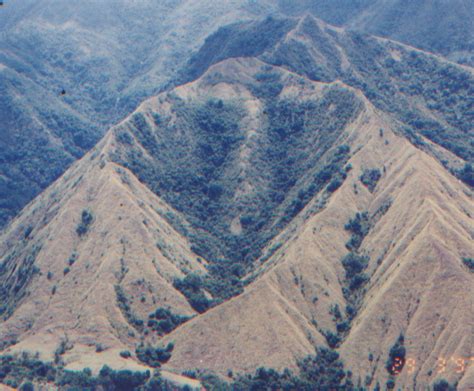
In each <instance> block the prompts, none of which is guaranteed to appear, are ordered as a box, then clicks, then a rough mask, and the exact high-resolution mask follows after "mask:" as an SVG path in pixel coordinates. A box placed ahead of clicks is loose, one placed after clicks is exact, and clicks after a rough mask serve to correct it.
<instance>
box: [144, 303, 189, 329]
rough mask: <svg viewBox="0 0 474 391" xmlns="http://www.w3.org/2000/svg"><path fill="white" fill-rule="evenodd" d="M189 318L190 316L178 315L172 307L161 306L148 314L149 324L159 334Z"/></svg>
mask: <svg viewBox="0 0 474 391" xmlns="http://www.w3.org/2000/svg"><path fill="white" fill-rule="evenodd" d="M187 320H189V317H188V316H181V315H176V314H174V313H172V312H171V310H170V309H168V308H163V307H160V308H158V309H157V310H156V311H155V312H153V313H152V314H150V315H149V316H148V324H147V325H148V327H150V328H151V329H152V330H153V331H156V332H157V333H158V334H159V335H165V334H168V333H170V332H171V331H173V330H174V329H175V328H176V327H178V326H179V325H180V324H182V323H184V322H186V321H187Z"/></svg>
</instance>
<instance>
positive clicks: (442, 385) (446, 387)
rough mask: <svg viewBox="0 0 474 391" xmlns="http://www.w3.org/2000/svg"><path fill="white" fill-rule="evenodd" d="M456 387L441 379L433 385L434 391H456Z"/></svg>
mask: <svg viewBox="0 0 474 391" xmlns="http://www.w3.org/2000/svg"><path fill="white" fill-rule="evenodd" d="M455 390H456V386H452V385H451V384H449V383H448V381H447V380H445V379H439V380H437V381H436V382H435V383H434V384H433V391H455Z"/></svg>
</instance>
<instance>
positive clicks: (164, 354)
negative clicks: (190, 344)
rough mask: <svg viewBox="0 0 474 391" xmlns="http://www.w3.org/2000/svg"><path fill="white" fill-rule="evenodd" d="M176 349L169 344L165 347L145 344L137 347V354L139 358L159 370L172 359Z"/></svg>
mask: <svg viewBox="0 0 474 391" xmlns="http://www.w3.org/2000/svg"><path fill="white" fill-rule="evenodd" d="M173 349H174V344H173V343H171V342H170V343H169V344H168V345H166V346H165V347H161V346H151V345H149V344H146V345H145V344H143V343H141V344H140V345H138V346H137V348H136V349H135V354H136V355H137V358H138V359H139V360H140V361H141V362H143V363H145V364H147V365H149V366H150V367H153V368H159V367H160V366H161V364H163V363H166V362H167V361H168V360H169V359H170V358H171V352H172V351H173Z"/></svg>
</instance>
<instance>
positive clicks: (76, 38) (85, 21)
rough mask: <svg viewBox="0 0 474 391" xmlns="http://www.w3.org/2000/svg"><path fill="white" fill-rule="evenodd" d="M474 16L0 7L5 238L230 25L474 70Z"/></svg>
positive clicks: (218, 7) (206, 7)
mask: <svg viewBox="0 0 474 391" xmlns="http://www.w3.org/2000/svg"><path fill="white" fill-rule="evenodd" d="M472 7H473V4H472V2H471V1H468V0H451V1H449V2H447V1H441V0H436V1H417V2H406V1H399V0H397V1H395V0H390V1H389V0H370V1H369V0H358V1H353V0H351V1H347V0H337V1H334V0H331V1H326V0H318V1H306V0H298V1H291V2H288V1H286V0H279V1H271V0H265V1H258V2H256V1H254V0H234V1H227V2H219V3H217V4H216V3H215V2H212V1H208V0H199V1H198V0H180V1H159V2H156V1H150V0H146V1H139V2H130V1H124V0H104V1H100V2H97V1H90V0H88V1H80V2H79V1H76V2H64V1H60V0H39V1H33V0H22V1H19V0H7V1H4V5H3V6H2V7H1V8H0V37H1V39H0V89H1V94H0V99H1V101H0V103H1V107H2V111H1V113H0V115H1V117H0V119H1V121H0V123H1V124H2V125H1V126H0V134H1V136H2V137H1V138H0V140H1V141H0V143H1V144H0V147H1V148H0V227H4V226H5V225H6V224H7V222H8V221H9V220H10V219H12V218H13V217H14V216H15V215H16V214H17V213H18V212H19V211H20V210H21V209H22V208H23V207H24V206H25V205H26V204H27V203H28V202H29V201H31V200H32V199H33V198H34V197H35V196H36V195H38V194H39V193H40V192H41V191H42V190H44V189H45V188H46V187H47V186H48V185H50V184H51V183H52V182H53V181H54V180H55V179H57V178H58V177H59V176H60V175H61V174H62V173H63V172H64V171H65V170H66V169H67V167H69V166H70V165H71V164H72V163H73V162H74V161H75V160H77V159H78V158H80V157H81V156H83V155H84V153H86V152H87V151H89V150H90V149H91V148H92V146H93V145H95V144H96V143H97V142H98V141H99V140H100V138H101V137H102V136H103V135H104V133H105V132H106V130H107V129H108V128H109V127H110V126H112V125H113V124H115V123H116V122H117V121H119V120H121V119H123V118H125V117H126V116H128V115H129V113H130V112H132V111H133V110H134V109H135V108H136V106H137V105H138V104H139V103H140V102H141V101H142V100H143V99H145V98H147V97H150V96H153V95H155V94H157V93H158V92H160V91H162V90H164V89H166V88H167V87H169V84H170V83H173V81H174V79H175V77H176V74H177V72H178V70H179V69H181V68H182V65H183V64H184V63H185V62H186V61H187V60H188V58H189V56H190V55H191V53H192V52H193V51H194V50H197V49H198V48H199V47H200V45H201V44H202V43H203V41H204V38H205V37H207V36H208V35H209V34H211V33H212V32H214V31H215V30H217V29H218V28H219V27H221V26H223V25H226V24H227V23H231V22H234V21H237V20H238V21H246V20H247V21H248V20H250V19H255V18H256V17H263V16H266V15H269V14H272V15H278V14H293V15H301V14H305V13H308V12H309V13H313V14H314V15H316V16H318V17H320V18H322V19H324V20H326V21H328V22H330V23H334V24H337V25H341V26H345V27H347V28H350V29H354V30H358V31H362V32H369V33H371V34H376V35H380V36H385V37H389V38H393V39H396V40H400V41H403V42H405V43H407V44H410V45H412V46H416V47H419V48H422V49H425V50H428V51H432V52H435V53H439V54H442V55H444V56H447V57H448V58H449V59H451V60H455V61H460V62H462V63H465V64H470V65H472V46H473V42H472V37H473V36H474V32H473V31H472V29H473V27H472V26H473V25H474V24H473V23H472V15H474V10H473V9H472ZM260 44H261V43H259V45H260ZM257 46H258V45H257ZM63 91H64V94H62V92H63Z"/></svg>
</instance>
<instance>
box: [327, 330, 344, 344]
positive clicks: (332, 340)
mask: <svg viewBox="0 0 474 391" xmlns="http://www.w3.org/2000/svg"><path fill="white" fill-rule="evenodd" d="M324 336H325V337H326V341H327V343H328V345H329V347H331V348H335V347H337V345H339V342H341V337H340V336H339V335H337V334H334V333H333V332H332V331H326V332H325V333H324Z"/></svg>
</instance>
